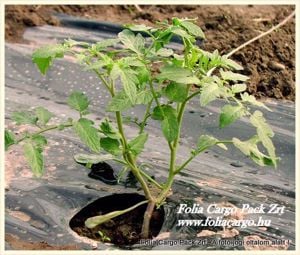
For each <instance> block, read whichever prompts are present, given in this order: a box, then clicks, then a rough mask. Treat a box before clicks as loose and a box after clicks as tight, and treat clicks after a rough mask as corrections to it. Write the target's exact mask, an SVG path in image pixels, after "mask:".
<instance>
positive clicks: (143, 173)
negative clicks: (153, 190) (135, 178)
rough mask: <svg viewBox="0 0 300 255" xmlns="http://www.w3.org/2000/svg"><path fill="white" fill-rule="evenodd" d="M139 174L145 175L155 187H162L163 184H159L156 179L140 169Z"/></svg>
mask: <svg viewBox="0 0 300 255" xmlns="http://www.w3.org/2000/svg"><path fill="white" fill-rule="evenodd" d="M140 172H141V174H142V175H143V176H144V177H146V178H147V179H148V180H149V181H150V182H152V183H153V184H154V185H155V186H156V187H158V188H159V189H164V188H163V186H161V185H160V184H159V183H158V182H157V181H155V180H154V179H153V178H152V177H151V176H149V175H148V174H146V173H145V172H144V171H142V170H140Z"/></svg>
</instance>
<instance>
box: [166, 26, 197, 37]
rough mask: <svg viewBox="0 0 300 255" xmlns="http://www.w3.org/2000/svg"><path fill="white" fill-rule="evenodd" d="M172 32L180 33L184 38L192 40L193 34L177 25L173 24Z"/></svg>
mask: <svg viewBox="0 0 300 255" xmlns="http://www.w3.org/2000/svg"><path fill="white" fill-rule="evenodd" d="M171 32H172V33H173V34H175V35H179V36H180V37H182V38H185V39H187V40H191V39H192V38H193V37H192V36H191V35H189V34H188V33H187V32H186V31H185V30H184V29H182V28H180V27H177V26H173V27H171Z"/></svg>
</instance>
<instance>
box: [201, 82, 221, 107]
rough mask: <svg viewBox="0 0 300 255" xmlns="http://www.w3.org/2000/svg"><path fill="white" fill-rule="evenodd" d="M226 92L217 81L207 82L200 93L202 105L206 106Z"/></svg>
mask: <svg viewBox="0 0 300 255" xmlns="http://www.w3.org/2000/svg"><path fill="white" fill-rule="evenodd" d="M223 93H224V89H222V88H220V87H219V85H218V84H217V83H215V82H211V83H205V84H204V85H203V87H202V92H201V94H200V105H201V106H206V105H208V104H209V103H210V102H211V101H213V100H215V99H217V98H218V97H220V96H221V95H222V94H223Z"/></svg>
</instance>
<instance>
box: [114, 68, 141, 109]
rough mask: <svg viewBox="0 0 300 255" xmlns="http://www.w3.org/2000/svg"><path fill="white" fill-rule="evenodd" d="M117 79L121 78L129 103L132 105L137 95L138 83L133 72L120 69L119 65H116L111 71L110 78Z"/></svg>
mask: <svg viewBox="0 0 300 255" xmlns="http://www.w3.org/2000/svg"><path fill="white" fill-rule="evenodd" d="M118 77H120V78H121V82H122V85H123V88H124V91H125V93H126V95H127V97H128V98H129V100H130V101H131V103H132V104H134V103H135V100H136V94H137V86H136V84H138V82H139V81H138V78H137V77H136V74H135V72H134V71H133V70H132V69H130V68H122V67H121V66H120V65H119V63H116V64H114V66H113V69H112V71H111V78H112V79H113V80H115V79H117V78H118Z"/></svg>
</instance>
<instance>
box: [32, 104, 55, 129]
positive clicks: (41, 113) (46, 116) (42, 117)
mask: <svg viewBox="0 0 300 255" xmlns="http://www.w3.org/2000/svg"><path fill="white" fill-rule="evenodd" d="M35 114H36V116H37V118H38V121H39V122H40V123H41V124H42V125H46V124H47V123H48V122H49V120H50V119H51V118H52V117H53V116H54V115H53V114H52V113H51V112H49V111H48V110H47V109H45V108H44V107H37V108H35Z"/></svg>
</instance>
